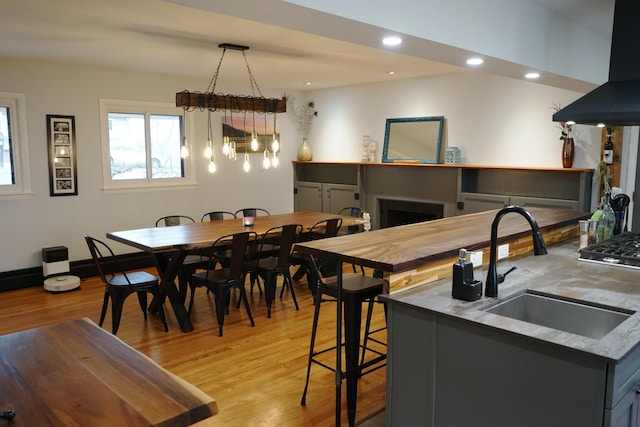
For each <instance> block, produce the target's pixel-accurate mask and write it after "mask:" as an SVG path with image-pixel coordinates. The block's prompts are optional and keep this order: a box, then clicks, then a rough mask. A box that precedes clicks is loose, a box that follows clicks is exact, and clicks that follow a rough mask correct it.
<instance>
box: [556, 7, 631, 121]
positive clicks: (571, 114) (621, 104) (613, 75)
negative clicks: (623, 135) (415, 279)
mask: <svg viewBox="0 0 640 427" xmlns="http://www.w3.org/2000/svg"><path fill="white" fill-rule="evenodd" d="M639 19H640V1H638V0H616V4H615V12H614V17H613V35H612V37H611V57H610V60H609V81H608V82H607V83H605V84H603V85H602V86H600V87H598V88H596V89H594V90H593V91H591V92H589V93H588V94H586V95H585V96H583V97H582V98H579V99H578V100H577V101H574V102H573V103H571V104H569V105H567V106H566V107H565V108H563V109H562V110H560V111H558V112H557V113H555V114H554V115H553V121H554V122H567V121H571V120H573V121H575V122H576V123H582V124H590V125H596V124H598V123H604V124H606V125H608V126H637V125H640V52H638V50H639V49H640V23H639V22H638V20H639Z"/></svg>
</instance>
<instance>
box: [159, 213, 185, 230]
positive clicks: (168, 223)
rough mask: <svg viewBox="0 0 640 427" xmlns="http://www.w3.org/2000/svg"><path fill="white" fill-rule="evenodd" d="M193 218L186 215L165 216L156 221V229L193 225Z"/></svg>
mask: <svg viewBox="0 0 640 427" xmlns="http://www.w3.org/2000/svg"><path fill="white" fill-rule="evenodd" d="M194 222H195V221H194V220H193V218H191V217H190V216H187V215H167V216H163V217H160V218H158V219H157V220H156V227H172V226H174V225H180V224H193V223H194Z"/></svg>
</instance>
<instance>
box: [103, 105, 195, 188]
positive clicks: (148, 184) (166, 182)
mask: <svg viewBox="0 0 640 427" xmlns="http://www.w3.org/2000/svg"><path fill="white" fill-rule="evenodd" d="M109 113H131V114H144V115H145V127H146V129H147V131H148V125H149V123H148V119H147V117H148V116H149V115H153V114H158V115H177V116H182V115H183V111H182V109H181V108H178V107H176V106H175V105H173V104H169V103H164V102H148V101H126V100H117V99H100V135H101V137H100V139H101V153H102V182H103V190H105V191H120V190H140V189H152V188H155V189H168V188H175V187H185V186H194V185H195V184H196V181H195V175H196V174H195V162H194V154H193V149H192V148H191V147H190V151H191V152H190V153H189V156H188V157H187V158H185V159H184V168H185V170H184V175H185V176H184V177H181V178H139V179H117V180H114V179H112V178H111V165H110V161H109V158H110V150H109ZM190 122H191V121H190V120H186V121H184V120H183V128H184V129H183V132H184V133H185V135H186V137H187V140H188V141H193V138H192V135H193V134H194V132H193V125H192V124H191V123H190Z"/></svg>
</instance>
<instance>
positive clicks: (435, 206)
mask: <svg viewBox="0 0 640 427" xmlns="http://www.w3.org/2000/svg"><path fill="white" fill-rule="evenodd" d="M443 212H444V205H443V204H440V203H428V202H421V201H415V200H398V199H378V218H380V228H387V227H395V226H397V225H405V224H413V223H416V222H424V221H431V220H434V219H440V218H442V217H443Z"/></svg>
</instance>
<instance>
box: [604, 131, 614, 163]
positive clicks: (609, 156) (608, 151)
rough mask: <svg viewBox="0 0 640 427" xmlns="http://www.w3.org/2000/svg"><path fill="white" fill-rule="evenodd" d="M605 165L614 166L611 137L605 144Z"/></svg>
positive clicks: (608, 137)
mask: <svg viewBox="0 0 640 427" xmlns="http://www.w3.org/2000/svg"><path fill="white" fill-rule="evenodd" d="M604 164H605V165H612V164H613V141H611V135H607V141H606V142H605V143H604Z"/></svg>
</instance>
